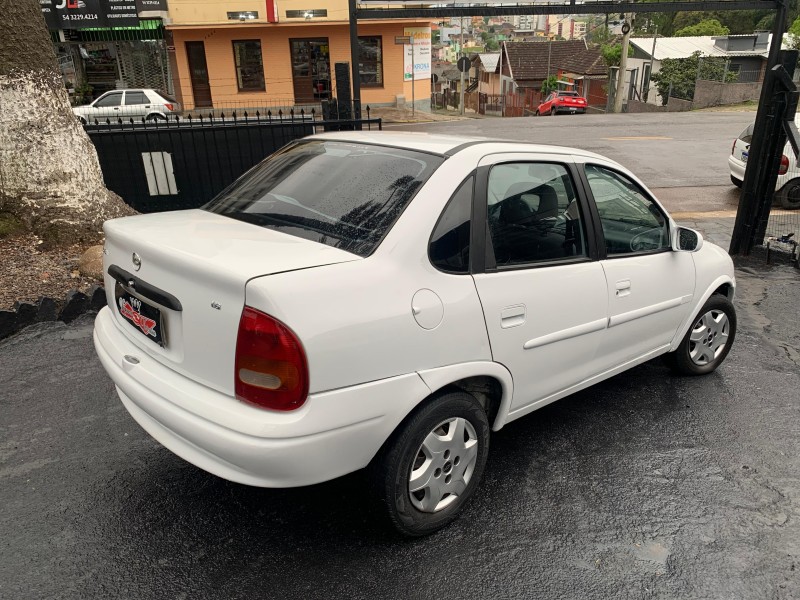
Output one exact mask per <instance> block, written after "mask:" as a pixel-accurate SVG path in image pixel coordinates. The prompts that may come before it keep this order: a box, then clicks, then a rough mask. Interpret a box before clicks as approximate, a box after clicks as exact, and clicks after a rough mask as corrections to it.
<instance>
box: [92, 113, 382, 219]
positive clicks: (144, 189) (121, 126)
mask: <svg viewBox="0 0 800 600" xmlns="http://www.w3.org/2000/svg"><path fill="white" fill-rule="evenodd" d="M356 128H357V129H362V128H366V129H372V128H376V129H381V120H380V119H370V118H369V116H367V118H366V119H360V120H331V121H320V120H317V115H316V114H315V113H313V112H312V113H310V114H307V113H305V112H303V111H301V112H300V113H295V112H293V111H292V112H290V113H289V114H284V113H279V114H277V115H273V114H272V113H269V112H268V113H266V114H261V113H256V114H254V115H248V114H247V113H245V114H243V115H236V114H232V115H229V116H225V115H220V116H210V117H208V118H186V119H181V118H179V117H178V118H175V119H172V118H170V120H169V121H148V122H143V121H137V120H133V119H128V120H116V121H105V122H102V123H94V124H90V125H86V126H85V129H86V133H87V134H89V137H90V139H91V140H92V142H93V143H94V145H95V148H96V149H97V156H98V158H99V160H100V168H101V169H102V171H103V178H104V179H105V183H106V186H107V187H108V188H109V189H110V190H113V191H114V192H116V193H117V194H119V195H120V197H122V199H123V200H125V202H127V203H128V204H130V205H131V206H132V207H133V208H134V209H136V210H137V211H139V212H157V211H165V210H178V209H186V208H197V207H199V206H202V205H203V204H205V203H206V202H208V201H209V200H211V198H213V197H214V196H215V195H216V194H218V193H219V192H220V191H222V190H223V189H224V188H225V187H227V186H228V185H229V184H230V183H232V182H233V181H235V180H236V179H237V178H238V177H239V176H240V175H242V174H243V173H244V172H245V171H247V170H248V169H250V168H251V167H252V166H254V165H256V164H257V163H259V162H260V161H261V160H263V159H264V158H266V157H267V156H269V155H270V154H272V153H273V152H275V151H276V150H278V149H279V148H281V147H282V146H284V145H286V144H288V143H289V142H291V141H293V140H296V139H299V138H302V137H305V136H307V135H311V134H314V133H317V132H321V131H331V130H335V131H336V130H342V129H356Z"/></svg>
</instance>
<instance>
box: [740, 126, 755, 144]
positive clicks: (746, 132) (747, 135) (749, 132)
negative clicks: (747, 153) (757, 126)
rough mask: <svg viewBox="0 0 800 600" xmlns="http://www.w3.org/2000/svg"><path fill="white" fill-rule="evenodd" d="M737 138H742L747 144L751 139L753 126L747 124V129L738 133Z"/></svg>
mask: <svg viewBox="0 0 800 600" xmlns="http://www.w3.org/2000/svg"><path fill="white" fill-rule="evenodd" d="M739 139H740V140H742V141H743V142H744V143H745V144H749V143H750V142H752V141H753V126H752V125H749V126H748V127H747V129H745V130H744V131H743V132H742V133H740V134H739Z"/></svg>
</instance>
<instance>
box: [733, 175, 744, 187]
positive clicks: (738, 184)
mask: <svg viewBox="0 0 800 600" xmlns="http://www.w3.org/2000/svg"><path fill="white" fill-rule="evenodd" d="M731 183H732V184H733V185H735V186H736V187H738V188H740V187H742V180H741V179H737V178H736V177H734V176H733V175H731Z"/></svg>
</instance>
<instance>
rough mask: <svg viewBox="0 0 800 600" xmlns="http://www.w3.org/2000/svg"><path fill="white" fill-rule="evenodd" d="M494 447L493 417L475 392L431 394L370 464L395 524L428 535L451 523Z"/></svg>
mask: <svg viewBox="0 0 800 600" xmlns="http://www.w3.org/2000/svg"><path fill="white" fill-rule="evenodd" d="M488 452H489V421H488V420H487V418H486V412H485V411H484V409H483V407H481V405H480V404H479V403H478V401H477V400H476V399H475V397H474V396H472V395H471V394H467V393H466V392H461V391H454V392H448V393H445V394H442V395H440V396H437V397H434V398H432V399H431V400H430V401H428V402H427V403H426V404H424V405H423V406H422V407H420V408H418V409H417V410H416V412H414V413H412V415H411V417H410V418H409V419H408V420H407V421H406V422H405V423H404V424H403V425H402V426H401V427H400V428H399V429H398V430H397V431H396V432H395V433H394V434H392V437H391V438H389V440H388V441H387V442H386V444H384V446H383V448H381V451H380V452H379V453H378V455H377V456H376V457H375V458H374V459H373V461H372V463H371V464H370V467H369V473H370V477H371V479H372V484H373V489H374V490H375V493H376V494H377V496H378V499H379V500H380V503H381V504H382V505H383V507H384V508H385V510H386V511H387V513H388V516H389V520H390V521H391V523H392V525H393V526H394V528H395V529H396V530H397V531H399V532H400V533H402V534H403V535H406V536H410V537H418V536H423V535H428V534H431V533H433V532H434V531H437V530H438V529H441V528H442V527H444V526H445V525H447V524H449V523H450V522H452V521H453V520H454V519H455V518H456V517H457V516H458V514H459V512H461V509H462V508H463V507H464V504H465V503H466V502H467V500H468V499H469V498H470V497H471V496H472V494H473V493H474V492H475V489H476V488H477V486H478V482H479V481H480V479H481V476H482V475H483V470H484V467H485V466H486V457H487V455H488Z"/></svg>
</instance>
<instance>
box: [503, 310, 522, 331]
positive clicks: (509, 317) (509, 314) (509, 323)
mask: <svg viewBox="0 0 800 600" xmlns="http://www.w3.org/2000/svg"><path fill="white" fill-rule="evenodd" d="M524 322H525V305H524V304H517V305H515V306H507V307H505V308H504V309H503V310H501V311H500V328H501V329H508V328H509V327H517V326H518V325H522V324H523V323H524Z"/></svg>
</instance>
